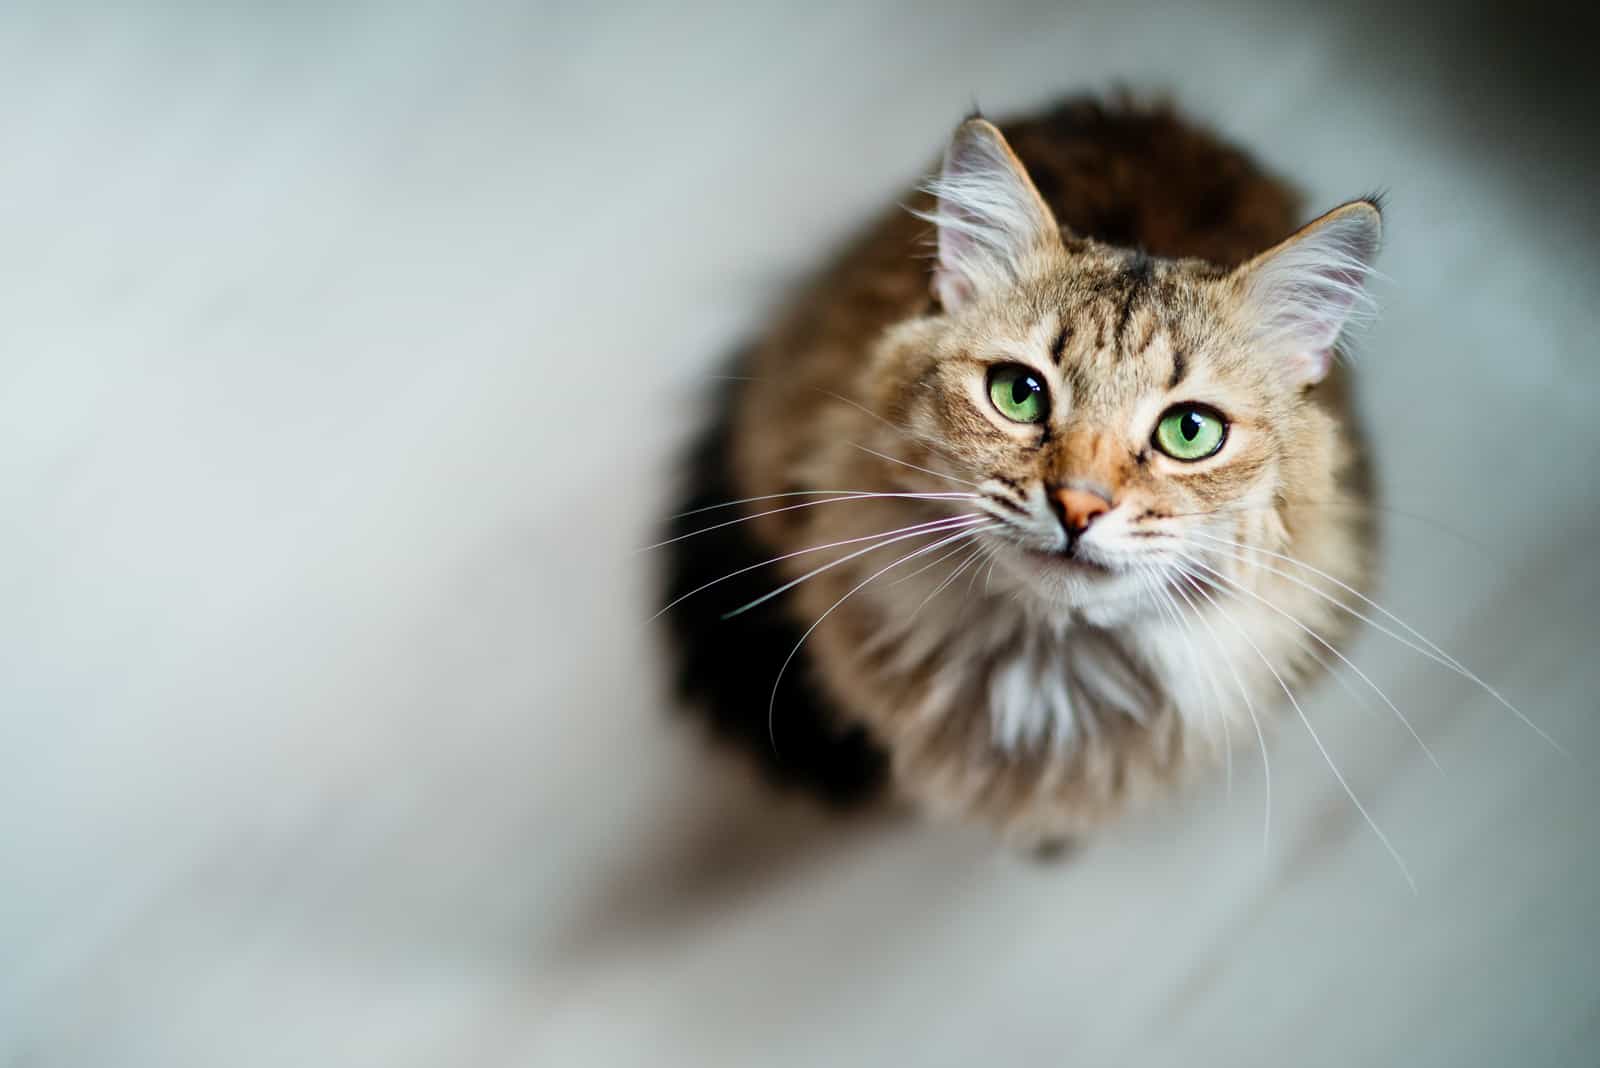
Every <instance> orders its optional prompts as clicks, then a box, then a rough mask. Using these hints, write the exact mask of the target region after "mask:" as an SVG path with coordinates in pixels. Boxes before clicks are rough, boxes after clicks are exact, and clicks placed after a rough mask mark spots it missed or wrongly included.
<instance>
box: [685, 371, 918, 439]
mask: <svg viewBox="0 0 1600 1068" xmlns="http://www.w3.org/2000/svg"><path fill="white" fill-rule="evenodd" d="M706 377H707V378H713V379H720V380H722V381H725V382H766V383H768V384H770V385H774V386H780V387H782V388H784V389H809V390H810V391H811V392H813V393H818V394H821V395H822V396H824V397H831V398H833V399H834V400H836V401H839V402H840V403H841V404H848V405H849V406H850V407H852V408H854V409H855V410H856V411H858V412H861V413H862V414H863V415H868V416H871V417H872V418H874V419H876V420H877V421H878V422H880V423H882V424H883V425H884V426H886V427H888V428H889V429H890V430H893V431H894V432H895V433H897V434H901V435H903V436H904V437H905V438H906V440H907V441H911V442H913V443H915V444H918V445H921V446H923V447H924V448H928V449H931V450H932V451H934V452H942V447H941V446H940V445H939V443H938V442H936V441H934V440H933V439H931V438H927V437H925V436H923V435H921V434H918V433H916V432H914V431H912V430H910V429H909V428H907V427H903V426H900V425H899V424H897V423H894V422H892V421H890V420H889V419H886V418H884V417H883V416H882V415H880V414H878V413H877V412H875V411H873V410H872V409H871V408H868V407H867V406H866V405H864V404H862V403H860V402H859V401H854V400H851V399H850V398H849V397H846V396H845V395H844V394H842V393H835V392H834V391H833V390H831V389H824V388H822V387H821V386H813V385H810V384H808V383H802V382H784V381H782V380H780V379H776V378H770V377H763V376H760V375H718V374H712V375H707V376H706Z"/></svg>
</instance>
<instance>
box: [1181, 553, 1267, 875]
mask: <svg viewBox="0 0 1600 1068" xmlns="http://www.w3.org/2000/svg"><path fill="white" fill-rule="evenodd" d="M1187 577H1188V576H1185V578H1187ZM1189 584H1190V585H1191V586H1193V585H1194V580H1192V579H1190V580H1189ZM1178 588H1179V589H1180V591H1181V587H1178ZM1195 592H1196V593H1197V594H1199V595H1200V596H1202V597H1204V598H1205V599H1206V601H1207V602H1208V603H1209V604H1210V605H1211V607H1212V608H1215V609H1216V610H1217V611H1218V612H1221V611H1222V608H1221V606H1219V605H1218V604H1217V603H1216V602H1215V601H1213V600H1212V599H1211V595H1210V594H1208V593H1206V592H1205V591H1204V590H1202V589H1200V588H1199V587H1195ZM1183 596H1184V600H1188V599H1189V595H1188V594H1187V593H1185V594H1184V595H1183ZM1195 618H1196V619H1198V620H1199V621H1200V624H1201V626H1203V627H1205V629H1206V633H1207V634H1209V635H1210V636H1211V644H1212V645H1214V646H1216V648H1217V656H1218V657H1219V658H1220V659H1221V660H1222V663H1223V665H1224V666H1225V667H1226V668H1227V669H1228V673H1229V674H1230V675H1232V676H1233V684H1234V685H1235V686H1237V687H1238V688H1239V697H1240V698H1241V699H1242V700H1243V701H1244V708H1245V711H1246V712H1248V713H1249V714H1250V722H1251V724H1252V725H1253V726H1254V727H1255V729H1256V743H1257V744H1258V745H1259V746H1260V747H1261V778H1262V782H1263V783H1264V793H1265V794H1266V798H1265V806H1264V807H1265V809H1266V811H1265V814H1264V815H1263V816H1262V819H1261V855H1262V856H1266V854H1267V844H1268V842H1269V841H1270V839H1271V837H1272V764H1271V762H1269V761H1268V759H1267V736H1266V734H1265V733H1264V732H1263V731H1262V730H1261V720H1260V719H1259V718H1258V717H1257V716H1256V708H1255V704H1254V703H1253V702H1252V701H1251V700H1250V691H1249V690H1248V689H1246V688H1245V685H1244V679H1242V678H1240V677H1239V669H1238V668H1236V667H1234V665H1233V660H1232V659H1230V658H1229V656H1228V654H1227V651H1226V650H1225V649H1224V648H1223V647H1222V639H1221V638H1220V637H1218V635H1217V629H1216V628H1215V627H1213V626H1212V625H1211V620H1209V619H1207V618H1206V616H1205V613H1204V612H1201V611H1199V609H1198V606H1197V607H1196V610H1195Z"/></svg>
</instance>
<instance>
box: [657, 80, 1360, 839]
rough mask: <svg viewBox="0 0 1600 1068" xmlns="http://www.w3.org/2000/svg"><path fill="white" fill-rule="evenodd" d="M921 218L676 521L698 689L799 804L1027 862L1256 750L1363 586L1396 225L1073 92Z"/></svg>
mask: <svg viewBox="0 0 1600 1068" xmlns="http://www.w3.org/2000/svg"><path fill="white" fill-rule="evenodd" d="M911 208H912V210H910V211H907V210H903V209H901V208H896V209H895V210H892V211H890V212H889V213H888V214H886V216H885V217H884V218H883V219H881V220H880V221H879V222H878V223H877V224H876V225H875V226H874V227H872V228H871V229H870V230H869V231H868V232H867V233H866V234H865V236H864V237H862V238H861V239H860V240H858V241H857V242H856V243H855V244H854V245H853V246H852V247H851V248H850V249H849V250H848V251H847V252H846V253H845V254H844V255H843V257H842V258H840V259H839V260H837V261H836V262H835V263H833V264H832V266H830V267H829V268H828V269H827V270H826V271H825V272H824V273H823V274H822V275H821V277H820V278H818V279H817V281H816V282H815V283H814V284H813V285H812V286H811V287H810V288H809V289H808V290H807V291H806V292H805V293H804V294H803V295H802V296H801V297H800V299H799V300H798V302H797V303H796V304H794V305H793V307H792V308H791V309H790V310H789V311H788V313H787V314H785V315H784V316H783V317H781V319H780V320H779V321H777V322H776V323H775V324H774V325H773V327H772V328H771V329H770V331H769V332H767V333H766V335H765V336H764V337H763V338H761V339H760V341H759V342H758V343H756V344H755V345H753V346H752V347H751V348H750V349H749V350H748V351H747V352H746V353H744V354H743V356H742V358H741V359H740V361H739V364H738V366H737V367H736V368H735V369H733V370H732V371H731V372H730V374H729V375H728V376H727V386H726V389H725V391H724V393H723V396H722V398H721V405H722V407H721V410H720V412H719V413H718V416H717V419H716V421H715V424H714V426H713V428H712V430H711V432H710V433H709V435H708V436H707V437H706V438H705V440H704V441H703V442H702V443H701V445H700V448H699V450H698V452H697V454H696V456H695V462H694V465H693V471H692V485H691V488H690V492H689V494H688V495H687V497H686V498H685V500H684V503H683V504H682V507H681V508H680V509H679V510H678V511H679V512H680V514H678V515H676V516H674V518H673V519H672V520H671V521H670V524H669V532H668V533H669V539H670V540H669V547H670V551H671V552H672V554H673V558H672V564H671V567H670V577H669V588H668V592H667V601H668V603H669V607H668V608H667V609H666V610H665V612H666V614H667V616H668V617H669V619H670V622H671V626H672V631H673V634H674V636H675V639H676V646H677V649H678V651H679V653H680V657H681V665H682V672H681V680H682V689H683V692H684V694H685V695H686V696H687V697H689V698H690V699H692V701H693V702H694V703H695V704H696V705H697V706H698V707H700V708H702V709H704V710H705V711H706V712H707V714H708V715H709V717H710V719H711V721H712V722H713V723H714V724H716V725H717V726H718V727H720V728H721V731H722V733H724V734H726V735H728V736H729V737H732V738H734V739H737V740H739V741H741V742H743V743H744V744H745V745H746V746H748V747H749V748H750V749H751V750H752V751H753V752H754V753H755V754H757V755H758V757H759V759H760V760H762V762H763V763H764V764H765V765H766V766H767V768H768V769H769V770H770V771H771V772H773V773H774V774H775V775H777V776H778V777H780V778H784V779H788V780H791V781H797V782H801V783H805V784H807V785H810V786H813V787H816V788H819V789H820V790H822V791H823V792H824V793H826V794H827V795H829V796H831V797H834V798H836V799H852V798H860V797H863V796H868V795H871V794H873V793H875V792H877V791H878V790H879V788H880V787H881V786H883V785H885V784H886V783H892V786H893V789H894V790H895V791H896V792H897V793H898V794H900V795H902V796H905V797H908V798H911V799H913V800H914V801H915V802H916V803H917V804H918V805H919V806H920V807H922V808H923V809H924V810H926V811H929V812H933V813H937V814H942V815H949V816H954V817H959V818H965V819H973V820H980V821H984V822H987V823H989V824H992V825H993V826H995V827H996V828H998V829H999V830H1000V831H1002V832H1003V833H1004V834H1006V835H1007V836H1008V837H1012V838H1014V839H1017V840H1019V841H1022V842H1034V843H1042V842H1047V841H1051V840H1055V839H1060V838H1064V837H1069V836H1075V835H1078V834H1080V833H1082V832H1084V831H1085V830H1087V829H1089V828H1091V827H1093V826H1095V825H1097V824H1100V823H1102V822H1103V821H1105V820H1106V819H1107V818H1108V817H1110V816H1112V815H1113V814H1115V813H1116V812H1117V811H1118V810H1120V809H1122V808H1123V807H1125V806H1126V805H1128V804H1129V803H1130V802H1132V801H1135V800H1137V799H1140V798H1143V797H1146V796H1149V795H1152V794H1154V793H1156V792H1157V791H1158V790H1160V789H1161V788H1163V787H1165V786H1167V785H1169V784H1171V783H1173V782H1174V781H1176V780H1178V779H1180V778H1181V777H1182V776H1183V775H1184V774H1185V773H1186V772H1187V771H1188V770H1189V769H1191V768H1193V767H1204V766H1211V765H1215V764H1216V763H1217V758H1218V757H1219V756H1220V755H1221V754H1222V753H1223V752H1224V751H1225V750H1227V748H1228V747H1230V746H1232V745H1235V744H1249V745H1252V746H1256V745H1260V746H1262V747H1263V750H1262V752H1263V756H1265V748H1264V747H1265V740H1264V734H1265V732H1266V730H1267V727H1268V725H1269V721H1270V720H1271V718H1273V717H1275V716H1279V715H1282V714H1285V713H1287V714H1288V715H1290V716H1291V717H1292V716H1294V715H1295V714H1296V713H1298V711H1299V709H1298V705H1295V704H1293V702H1294V700H1295V699H1294V697H1292V696H1291V694H1292V692H1293V691H1294V690H1295V688H1296V686H1297V685H1298V684H1300V683H1303V682H1304V681H1305V680H1306V679H1307V678H1308V676H1309V675H1310V674H1311V673H1313V672H1315V671H1316V670H1318V669H1319V668H1320V667H1321V666H1322V665H1325V664H1327V663H1331V662H1332V660H1333V659H1334V658H1336V657H1340V656H1341V654H1340V653H1339V651H1338V645H1339V642H1340V641H1341V639H1342V638H1343V636H1344V635H1345V633H1346V631H1347V629H1348V624H1349V615H1348V614H1347V613H1344V612H1340V611H1339V610H1338V609H1337V608H1336V607H1335V606H1334V605H1333V603H1332V602H1331V601H1330V600H1329V599H1328V598H1326V597H1323V596H1321V595H1319V594H1317V593H1316V592H1315V590H1314V589H1313V588H1312V587H1311V584H1310V583H1308V582H1307V581H1306V579H1308V578H1310V577H1311V576H1312V575H1313V574H1314V575H1318V576H1320V577H1321V579H1322V580H1325V581H1326V582H1329V583H1333V584H1337V585H1342V586H1344V587H1345V588H1346V589H1349V590H1350V591H1351V592H1354V591H1356V590H1358V589H1361V588H1362V587H1363V586H1364V585H1365V583H1366V581H1367V578H1368V558H1369V555H1370V552H1369V550H1370V541H1371V534H1370V531H1369V529H1368V527H1367V525H1366V522H1365V520H1364V518H1363V517H1364V516H1365V515H1366V514H1367V510H1366V509H1364V508H1363V507H1362V505H1363V497H1362V493H1363V491H1362V489H1361V486H1360V485H1359V482H1360V479H1359V474H1360V471H1361V468H1362V454H1361V448H1360V443H1359V440H1358V437H1357V434H1356V432H1355V428H1354V426H1353V423H1352V421H1351V419H1350V418H1349V416H1348V414H1347V412H1346V411H1345V407H1344V405H1343V403H1342V400H1341V393H1340V391H1339V390H1338V389H1337V388H1335V386H1334V384H1333V383H1331V382H1329V381H1326V380H1327V379H1328V376H1329V374H1330V371H1333V370H1334V354H1335V349H1336V345H1337V343H1338V341H1339V338H1340V335H1341V332H1342V331H1343V330H1344V328H1345V326H1346V323H1347V320H1348V319H1349V318H1350V317H1351V316H1352V314H1353V313H1356V312H1359V311H1361V310H1362V307H1363V303H1364V298H1363V280H1364V277H1365V276H1366V274H1367V273H1368V270H1369V265H1370V264H1371V263H1372V260H1373V257H1374V256H1375V254H1376V253H1377V250H1378V244H1379V230H1380V216H1379V209H1378V206H1377V204H1376V203H1374V201H1372V200H1370V199H1363V200H1356V201H1352V202H1350V203H1347V204H1345V205H1343V206H1341V207H1338V208H1335V209H1334V210H1332V211H1330V212H1328V213H1327V214H1325V215H1322V216H1321V217H1320V218H1317V219H1315V220H1314V221H1312V222H1310V223H1309V224H1307V225H1305V226H1303V227H1301V228H1300V229H1298V230H1295V229H1294V225H1295V223H1296V221H1297V219H1296V215H1297V210H1298V209H1297V204H1296V198H1295V196H1294V194H1293V193H1292V192H1291V190H1290V189H1288V188H1287V187H1286V186H1285V185H1284V184H1283V183H1281V182H1280V181H1278V180H1276V179H1275V178H1273V177H1271V176H1269V175H1267V174H1265V173H1263V172H1262V171H1261V170H1260V169H1258V168H1257V167H1256V166H1255V165H1254V164H1253V163H1252V162H1251V161H1250V160H1249V159H1248V158H1247V157H1246V156H1245V155H1243V154H1242V153H1241V152H1239V151H1238V150H1236V149H1234V148H1231V147H1229V146H1227V145H1224V144H1221V143H1219V142H1218V141H1217V140H1215V139H1214V138H1212V137H1211V136H1210V135H1208V134H1206V133H1204V132H1202V131H1200V130H1197V129H1195V128H1194V127H1192V126H1190V125H1188V124H1186V123H1184V122H1183V121H1181V120H1180V119H1179V118H1177V117H1176V116H1175V115H1173V114H1172V113H1171V112H1169V111H1167V110H1164V109H1151V108H1143V107H1139V106H1135V105H1130V104H1117V105H1102V104H1099V103H1097V102H1093V101H1078V102H1072V103H1069V104H1067V105H1064V106H1062V107H1060V108H1059V109H1057V110H1055V111H1052V112H1050V113H1048V114H1045V115H1043V116H1040V117H1037V118H1033V119H1030V120H1027V121H1023V122H1018V123H1015V124H1008V125H1006V126H1005V127H1004V131H1002V129H1000V128H997V127H995V126H994V125H991V124H990V123H989V122H987V121H985V120H984V119H982V118H976V117H974V118H971V119H968V120H967V121H966V122H964V123H962V124H961V126H960V127H959V128H958V129H957V130H956V131H955V133H954V135H953V137H952V138H951V140H950V143H949V146H948V148H947V150H946V152H945V155H944V161H943V166H942V168H941V169H940V170H939V172H938V173H937V175H936V176H935V177H934V178H932V179H931V180H930V181H929V182H928V183H927V184H926V186H925V187H924V188H923V189H922V190H920V191H919V192H918V194H917V199H916V201H915V202H914V203H913V204H912V205H911ZM930 249H931V255H930ZM1307 726H1308V727H1309V726H1310V724H1309V723H1308V724H1307Z"/></svg>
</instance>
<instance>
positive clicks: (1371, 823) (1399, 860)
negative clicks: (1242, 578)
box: [1178, 564, 1417, 894]
mask: <svg viewBox="0 0 1600 1068" xmlns="http://www.w3.org/2000/svg"><path fill="white" fill-rule="evenodd" d="M1178 566H1179V569H1180V570H1182V571H1183V572H1184V574H1186V575H1187V576H1188V577H1189V580H1190V582H1191V583H1194V582H1195V581H1196V580H1197V579H1198V580H1201V581H1205V582H1206V583H1208V584H1211V580H1210V579H1208V578H1206V577H1205V576H1203V575H1199V574H1197V573H1195V572H1190V571H1188V570H1187V569H1184V568H1183V567H1182V565H1181V564H1180V565H1178ZM1196 588H1197V589H1198V588H1199V587H1198V586H1196ZM1218 588H1219V589H1220V588H1221V587H1218ZM1212 605H1213V606H1214V607H1215V608H1216V609H1217V613H1218V614H1219V615H1221V616H1222V618H1223V619H1225V620H1227V622H1228V623H1229V624H1230V625H1231V626H1232V627H1233V628H1234V629H1235V630H1237V631H1238V632H1239V636H1240V637H1241V638H1243V639H1244V641H1245V644H1247V645H1249V646H1250V648H1251V649H1252V650H1253V651H1254V652H1255V654H1256V656H1258V657H1260V658H1261V663H1262V664H1264V665H1265V666H1266V669H1267V670H1268V671H1269V672H1271V673H1272V677H1273V678H1274V679H1276V680H1277V681H1278V685H1279V686H1280V687H1281V688H1282V689H1283V695H1284V696H1285V697H1287V698H1288V699H1289V704H1290V706H1291V707H1293V708H1294V710H1295V714H1296V715H1298V716H1299V717H1300V722H1301V723H1303V724H1305V728H1306V733H1307V734H1309V735H1310V736H1311V741H1312V743H1313V744H1315V745H1316V747H1317V750H1318V752H1320V753H1321V754H1322V759H1323V760H1324V761H1326V762H1327V765H1328V770H1329V771H1331V772H1333V777H1334V778H1335V779H1337V780H1338V781H1339V785H1340V786H1342V787H1343V788H1344V792H1345V796H1346V797H1348V798H1350V803H1351V804H1353V805H1354V806H1355V807H1356V811H1357V812H1359V813H1361V817H1362V819H1364V820H1366V821H1367V826H1368V827H1371V828H1372V833H1373V834H1375V835H1377V836H1378V841H1380V842H1382V843H1383V848H1384V849H1386V850H1387V851H1388V853H1389V856H1390V857H1392V858H1393V859H1394V862H1395V864H1396V865H1397V866H1398V867H1399V869H1400V874H1401V875H1403V876H1404V877H1405V880H1406V885H1408V886H1410V887H1411V892H1412V893H1413V894H1415V893H1416V892H1417V881H1416V880H1415V879H1413V878H1412V877H1411V870H1410V869H1409V868H1408V867H1406V862H1405V859H1404V858H1403V857H1401V856H1400V853H1399V851H1398V850H1396V849H1395V847H1394V844H1393V843H1392V842H1390V841H1389V836H1388V835H1386V834H1384V833H1383V828H1381V827H1379V826H1378V823H1377V821H1376V820H1374V819H1373V818H1372V814H1371V813H1369V812H1368V811H1367V808H1366V806H1365V805H1363V804H1362V803H1361V799H1360V798H1359V797H1357V796H1356V792H1355V791H1354V790H1353V789H1351V787H1350V784H1349V782H1347V781H1346V780H1345V777H1344V773H1343V772H1341V771H1340V770H1339V766H1338V765H1337V764H1335V763H1334V762H1333V756H1332V754H1330V753H1329V752H1328V747H1327V746H1325V745H1323V744H1322V739H1321V737H1319V736H1318V734H1317V730H1316V728H1315V727H1313V726H1312V725H1311V718H1310V717H1309V716H1307V715H1306V713H1305V709H1303V708H1301V707H1300V702H1299V701H1298V700H1297V699H1296V698H1295V696H1294V691H1292V690H1290V689H1289V684H1288V683H1287V682H1285V681H1283V676H1282V675H1280V674H1278V669H1277V668H1275V667H1273V666H1272V661H1270V660H1268V659H1267V655H1266V654H1265V653H1263V652H1262V651H1261V647H1260V646H1258V645H1256V643H1255V639H1254V638H1251V637H1250V634H1249V632H1248V631H1246V630H1245V629H1244V627H1243V626H1241V625H1240V624H1239V622H1238V621H1237V620H1235V619H1234V618H1233V617H1232V616H1231V615H1229V614H1228V612H1227V611H1226V610H1225V609H1224V608H1223V607H1222V606H1221V605H1219V604H1217V603H1216V602H1215V601H1212Z"/></svg>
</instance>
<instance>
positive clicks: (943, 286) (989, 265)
mask: <svg viewBox="0 0 1600 1068" xmlns="http://www.w3.org/2000/svg"><path fill="white" fill-rule="evenodd" d="M927 188H928V191H929V192H931V193H932V194H933V195H934V199H935V207H934V209H933V210H932V211H931V212H928V213H927V214H926V215H925V216H924V217H925V218H927V219H928V220H929V221H930V222H932V223H934V224H935V225H936V226H937V227H938V236H939V257H938V261H937V263H936V265H935V267H934V272H933V295H934V296H935V297H937V298H938V299H939V303H940V304H942V305H943V306H944V307H945V308H946V309H947V310H951V311H953V310H955V309H957V308H959V307H961V306H962V305H963V304H965V303H966V302H967V301H969V300H971V299H972V298H973V297H974V296H975V295H976V294H977V293H979V292H982V291H983V290H986V289H991V288H994V287H998V286H1003V285H1007V284H1010V283H1011V282H1014V281H1015V280H1016V278H1017V274H1018V267H1019V265H1020V264H1021V263H1023V262H1024V261H1025V260H1026V259H1027V258H1028V257H1029V256H1030V255H1031V254H1034V253H1036V252H1037V251H1039V250H1040V249H1047V248H1050V247H1052V246H1054V247H1060V245H1061V231H1060V229H1059V228H1058V227H1057V226H1056V220H1055V217H1054V216H1053V215H1051V214H1050V209H1049V207H1047V206H1046V205H1045V202H1044V198H1043V197H1041V196H1040V195H1039V191H1038V190H1037V189H1035V188H1034V185H1033V181H1032V180H1031V179H1030V178H1029V177H1028V172H1027V171H1026V170H1025V169H1024V168H1023V166H1022V161H1021V160H1019V159H1017V155H1016V153H1015V152H1013V151H1011V146H1010V145H1008V144H1006V139H1005V137H1003V136H1002V135H1001V133H1000V131H999V130H998V129H996V128H995V127H994V124H992V123H990V122H989V121H987V120H986V119H981V118H971V119H968V120H967V121H966V122H963V123H962V124H961V125H960V126H959V127H957V129H956V132H955V134H954V135H953V136H952V137H951V138H950V145H949V147H948V148H946V149H945V154H944V167H943V169H942V170H941V171H940V172H939V176H938V177H937V178H935V179H933V180H932V181H931V182H929V183H928V186H927Z"/></svg>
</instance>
